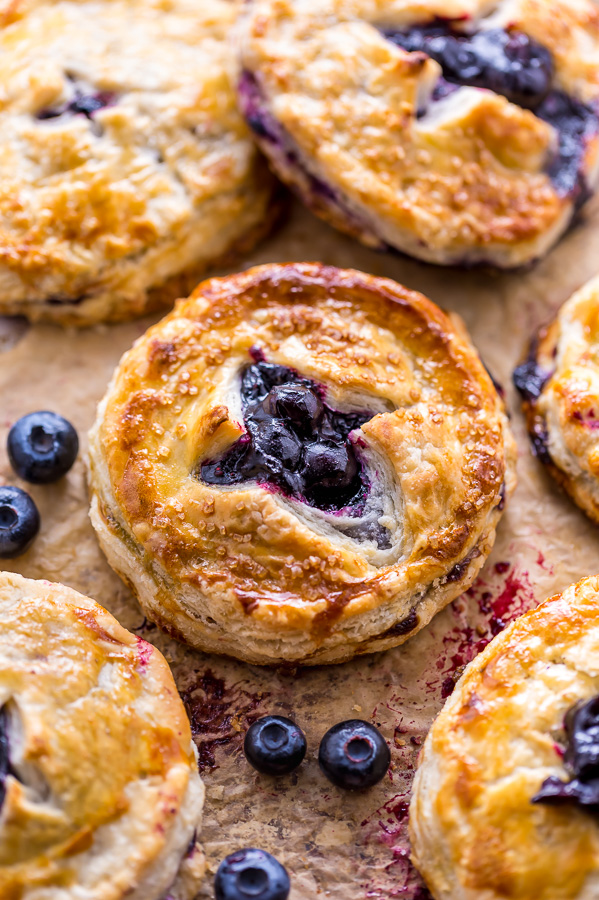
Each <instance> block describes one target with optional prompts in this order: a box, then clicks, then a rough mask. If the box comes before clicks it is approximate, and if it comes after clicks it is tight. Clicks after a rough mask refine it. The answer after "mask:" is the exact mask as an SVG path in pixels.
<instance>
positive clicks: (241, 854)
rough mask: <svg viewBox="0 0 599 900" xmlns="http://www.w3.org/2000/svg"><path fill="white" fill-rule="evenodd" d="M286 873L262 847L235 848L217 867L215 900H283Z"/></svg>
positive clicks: (287, 889) (286, 883)
mask: <svg viewBox="0 0 599 900" xmlns="http://www.w3.org/2000/svg"><path fill="white" fill-rule="evenodd" d="M289 890H290V884H289V875H288V874H287V872H286V870H285V869H284V868H283V866H282V865H281V863H280V862H278V861H277V860H276V859H275V858H274V856H271V855H270V853H267V852H266V851H265V850H254V849H252V848H248V849H246V850H238V851H237V852H236V853H231V855H230V856H227V857H226V859H223V861H222V863H221V864H220V866H219V867H218V871H217V873H216V877H215V879H214V896H215V897H216V900H287V897H288V896H289Z"/></svg>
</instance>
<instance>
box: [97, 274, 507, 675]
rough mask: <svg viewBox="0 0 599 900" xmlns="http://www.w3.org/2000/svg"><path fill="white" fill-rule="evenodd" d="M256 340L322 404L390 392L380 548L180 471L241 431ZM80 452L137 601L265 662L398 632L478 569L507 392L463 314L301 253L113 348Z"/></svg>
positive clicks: (493, 507)
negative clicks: (320, 388) (110, 371)
mask: <svg viewBox="0 0 599 900" xmlns="http://www.w3.org/2000/svg"><path fill="white" fill-rule="evenodd" d="M252 348H258V350H260V351H262V352H263V353H264V355H265V358H266V360H267V361H268V362H273V363H277V364H280V365H283V366H288V367H290V368H292V369H296V370H298V371H299V372H300V373H301V374H302V375H305V376H306V377H308V378H312V379H314V380H315V381H317V382H320V383H322V384H323V385H324V386H325V388H326V391H327V398H328V402H329V403H331V404H332V405H333V407H334V408H338V409H344V408H345V409H348V408H349V409H351V408H353V409H356V408H357V409H371V410H372V409H375V410H379V409H380V410H385V411H384V412H381V413H380V414H378V415H375V417H374V418H372V419H371V420H370V421H368V422H367V423H366V424H364V425H363V426H362V429H361V433H360V435H359V446H360V448H361V449H360V452H361V454H362V455H363V456H364V458H365V459H367V462H368V471H369V472H372V471H374V472H375V475H374V476H373V485H374V487H373V488H372V493H373V494H374V493H375V490H376V487H377V486H378V485H380V492H379V493H380V496H381V497H382V501H381V502H382V503H383V506H384V517H385V518H384V521H385V522H386V525H387V527H388V529H389V534H390V535H391V547H390V549H387V550H380V549H379V548H378V547H377V546H376V545H375V544H374V542H372V541H369V540H361V539H353V538H352V537H349V536H348V535H347V534H345V533H342V532H341V531H340V530H338V528H336V521H337V520H336V519H335V517H334V516H332V515H329V516H328V517H327V515H326V514H325V513H322V512H320V511H319V510H317V509H314V508H313V507H308V506H307V504H305V503H301V502H298V501H294V500H292V499H286V498H285V497H284V496H283V495H282V494H281V493H279V492H276V491H273V490H267V489H264V488H263V487H259V486H258V485H257V484H255V483H247V484H239V485H234V486H230V487H227V488H222V487H219V486H215V485H209V484H205V483H203V482H202V481H201V480H200V479H199V478H198V477H195V476H194V475H193V474H192V473H193V472H194V471H195V470H196V469H197V466H198V464H199V462H201V461H202V460H207V459H211V458H215V457H216V456H218V455H219V454H220V453H221V452H223V451H224V450H225V449H226V448H227V447H229V446H231V445H232V444H233V443H234V442H235V441H236V440H237V438H238V437H239V436H240V435H241V434H243V424H242V423H241V422H240V418H241V409H240V406H239V388H238V373H239V372H240V371H241V370H242V369H243V368H245V367H246V366H248V365H249V364H251V362H252V359H251V357H250V350H252ZM252 352H253V353H254V355H255V353H256V349H253V350H252ZM89 464H90V484H91V494H92V511H91V517H92V523H93V525H94V527H95V529H96V531H97V534H98V537H99V540H100V543H101V544H102V547H103V549H104V550H105V552H106V554H107V557H108V559H109V562H110V563H111V565H112V566H113V568H115V569H116V571H117V572H119V574H120V575H121V576H122V577H123V578H124V579H125V581H127V582H128V583H129V584H130V586H131V587H132V589H133V590H134V591H135V592H136V594H137V596H138V598H139V601H140V603H141V605H142V607H143V609H144V611H145V613H146V614H147V615H148V616H149V617H150V618H151V619H153V620H154V621H156V622H157V623H158V624H159V625H160V626H161V627H162V628H165V629H166V630H167V631H169V632H170V633H171V634H173V635H175V636H177V637H179V638H180V639H182V640H184V641H186V642H188V643H189V644H191V645H193V646H195V647H198V648H202V649H204V650H208V651H211V652H217V653H225V654H230V655H232V656H236V657H238V658H240V659H244V660H247V661H249V662H253V663H266V664H269V663H270V664H276V663H283V662H290V663H304V664H317V663H323V662H327V663H328V662H341V661H343V660H347V659H350V658H351V657H353V656H354V655H355V654H358V653H367V652H371V651H374V650H383V649H387V648H389V647H393V646H396V645H398V644H401V643H403V642H404V641H405V640H407V638H408V637H410V636H411V635H412V634H415V633H416V632H417V631H418V630H419V629H420V628H422V627H423V626H424V625H426V624H427V623H428V622H429V621H430V619H431V618H432V617H433V615H434V614H435V613H436V612H437V611H438V610H440V609H441V608H443V607H444V606H445V605H446V604H447V603H449V602H450V601H451V600H453V599H454V598H455V597H456V596H458V595H459V594H460V593H462V591H464V590H465V589H466V588H467V587H468V586H469V585H470V584H471V583H472V581H473V580H474V578H475V577H476V574H477V573H478V571H479V569H480V568H481V566H482V565H483V563H484V561H485V559H486V557H487V556H488V554H489V552H490V550H491V547H492V545H493V542H494V539H495V528H496V525H497V522H498V520H499V519H500V517H501V511H502V509H503V506H504V502H505V500H506V499H507V497H508V496H509V494H510V493H511V492H512V490H513V488H514V486H515V446H514V442H513V438H512V436H511V433H510V431H509V427H508V423H507V418H506V414H505V411H504V407H503V404H502V401H501V400H500V398H499V396H498V394H497V392H496V391H495V388H494V387H493V384H492V383H491V379H490V378H489V375H488V374H487V372H486V370H485V369H484V367H483V365H482V364H481V362H480V360H479V358H478V356H477V354H476V352H475V350H474V349H473V348H472V346H471V344H470V342H469V339H468V337H467V335H466V334H465V332H464V330H463V326H462V325H461V323H459V322H457V321H456V322H452V320H450V318H449V317H448V316H447V315H446V314H445V313H443V312H442V311H441V310H440V309H439V308H438V307H437V306H435V305H434V304H433V303H432V302H431V301H430V300H428V299H426V298H425V297H423V296H422V295H420V294H417V293H414V292H411V291H408V290H406V289H405V288H403V287H401V286H400V285H398V284H396V283H395V282H393V281H390V280H388V279H382V278H374V277H372V276H369V275H365V274H363V273H360V272H356V271H352V270H341V269H336V268H333V267H326V266H322V265H318V264H308V263H303V264H287V265H267V266H262V267H258V268H255V269H251V270H249V271H248V272H245V273H242V274H239V275H235V276H231V277H228V278H223V279H212V280H209V281H206V282H204V283H203V284H201V285H200V286H199V287H198V288H197V289H196V291H195V292H194V293H193V294H192V296H191V297H190V298H189V299H188V300H185V301H180V302H179V303H178V304H177V305H176V307H175V309H174V311H173V312H172V313H171V314H169V315H168V316H167V317H166V318H165V319H164V320H163V321H162V322H160V323H159V324H158V325H156V326H154V327H153V328H151V329H150V330H149V331H148V332H147V333H146V334H145V336H143V337H142V338H140V339H139V340H138V341H137V343H136V344H135V345H134V347H133V348H132V349H131V350H130V351H129V352H128V353H126V354H125V356H124V357H123V359H122V360H121V363H120V365H119V367H118V368H117V370H116V372H115V375H114V378H113V380H112V383H111V385H110V386H109V388H108V392H107V394H106V396H105V398H104V400H103V401H102V403H101V404H100V406H99V410H98V416H97V420H96V424H95V426H94V428H93V430H92V432H91V434H90V456H89ZM377 514H378V513H377ZM350 521H351V520H350ZM379 521H382V520H379Z"/></svg>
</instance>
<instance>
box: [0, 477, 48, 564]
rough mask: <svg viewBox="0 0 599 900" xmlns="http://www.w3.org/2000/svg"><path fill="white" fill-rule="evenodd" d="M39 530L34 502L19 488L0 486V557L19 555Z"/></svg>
mask: <svg viewBox="0 0 599 900" xmlns="http://www.w3.org/2000/svg"><path fill="white" fill-rule="evenodd" d="M39 530H40V514H39V511H38V508H37V506H36V505H35V502H34V501H33V500H32V499H31V497H30V496H29V494H27V493H26V492H25V491H23V490H21V488H18V487H13V486H12V485H4V486H3V487H0V559H12V558H14V557H15V556H21V554H23V553H25V551H26V550H27V549H28V548H29V546H30V544H31V542H32V541H33V539H34V538H35V537H36V535H37V533H38V531H39Z"/></svg>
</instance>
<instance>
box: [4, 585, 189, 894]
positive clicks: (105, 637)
mask: <svg viewBox="0 0 599 900" xmlns="http://www.w3.org/2000/svg"><path fill="white" fill-rule="evenodd" d="M203 803H204V787H203V785H202V782H201V780H200V776H199V775H198V769H197V763H196V753H195V747H194V745H193V743H192V740H191V732H190V728H189V722H188V720H187V716H186V714H185V710H184V708H183V703H182V702H181V699H180V697H179V695H178V693H177V688H176V687H175V683H174V681H173V678H172V675H171V673H170V670H169V667H168V665H167V664H166V661H165V660H164V658H163V656H162V655H161V654H160V653H159V652H158V650H156V648H155V647H152V646H151V645H150V644H148V643H146V642H145V641H143V640H142V639H141V638H138V637H135V635H133V634H130V633H129V632H128V631H126V630H125V629H124V628H122V627H121V626H120V625H119V624H118V622H117V621H116V620H115V619H114V618H113V617H112V616H111V615H110V614H109V613H107V612H106V610H105V609H103V608H102V607H101V606H99V605H98V604H97V603H95V602H94V601H93V600H90V599H88V598H87V597H83V596H82V595H81V594H78V593H76V592H75V591H73V590H71V589H70V588H67V587H64V586H62V585H58V584H51V583H50V582H49V581H31V580H28V579H25V578H22V577H21V576H20V575H13V574H11V573H9V572H2V573H0V897H2V898H3V900H13V898H15V900H16V898H19V900H42V898H43V900H164V898H166V897H167V896H168V898H170V900H193V898H194V897H195V896H196V894H197V891H198V889H199V886H200V883H201V880H202V878H203V873H204V858H203V853H202V850H201V847H200V845H199V844H198V842H197V838H198V833H199V828H200V824H201V818H202V807H203Z"/></svg>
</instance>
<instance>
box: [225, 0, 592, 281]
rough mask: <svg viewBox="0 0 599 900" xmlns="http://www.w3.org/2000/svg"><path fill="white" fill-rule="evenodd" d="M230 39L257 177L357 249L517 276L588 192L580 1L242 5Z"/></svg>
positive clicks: (587, 23) (585, 52) (583, 5)
mask: <svg viewBox="0 0 599 900" xmlns="http://www.w3.org/2000/svg"><path fill="white" fill-rule="evenodd" d="M238 32H239V33H238V44H239V53H240V72H239V76H238V93H239V98H240V106H241V109H242V111H243V112H244V114H245V116H246V119H247V121H248V122H249V124H250V126H251V127H252V129H253V131H254V135H255V137H256V139H257V140H258V142H259V144H260V146H261V147H262V149H263V150H264V152H265V153H266V154H267V155H268V157H269V159H270V162H271V165H272V166H273V168H274V169H275V171H276V172H277V173H278V174H279V176H280V177H282V178H283V180H284V181H286V182H287V183H289V184H290V185H291V186H292V187H293V188H294V189H295V190H296V192H297V193H298V194H299V195H300V196H301V197H302V199H303V200H304V201H305V202H306V203H307V205H308V206H310V207H311V208H312V209H313V211H315V212H316V213H317V214H318V215H320V216H321V217H322V218H324V219H326V220H327V221H329V222H330V223H331V224H333V225H335V226H336V227H338V228H340V229H341V230H343V231H346V232H349V233H350V234H353V235H355V236H356V237H358V238H359V239H360V240H362V241H363V242H364V243H366V244H368V245H370V246H374V247H378V248H380V249H395V250H400V251H403V252H405V253H408V254H410V255H412V256H415V257H417V258H419V259H423V260H426V261H428V262H432V263H438V264H444V265H447V264H452V265H453V264H459V265H472V264H478V263H489V264H492V265H494V266H499V267H513V266H519V265H522V264H524V263H527V262H530V261H532V260H535V259H537V258H538V257H540V256H542V255H543V254H544V253H546V252H547V251H548V250H549V248H550V247H551V246H552V245H553V244H554V243H555V242H556V241H557V239H558V238H559V237H560V235H561V234H562V233H563V232H564V230H565V229H566V227H567V225H568V223H569V222H570V220H571V218H572V215H573V213H574V211H575V210H576V209H577V208H579V207H580V206H581V205H582V204H583V203H584V202H585V200H586V199H588V197H589V196H590V194H591V193H592V192H593V191H594V190H595V187H596V185H597V180H598V178H599V10H597V8H596V7H595V5H594V4H593V3H592V2H591V0H576V2H569V0H508V2H501V3H500V2H489V0H461V2H460V0H455V2H452V3H447V2H439V0H426V2H410V0H391V2H389V0H323V2H321V0H252V2H251V3H249V4H248V5H247V8H246V12H245V14H244V16H243V17H242V22H241V26H240V28H239V29H238Z"/></svg>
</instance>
